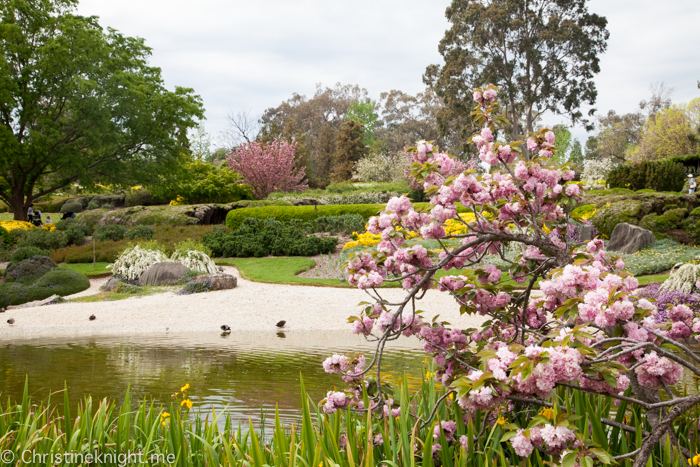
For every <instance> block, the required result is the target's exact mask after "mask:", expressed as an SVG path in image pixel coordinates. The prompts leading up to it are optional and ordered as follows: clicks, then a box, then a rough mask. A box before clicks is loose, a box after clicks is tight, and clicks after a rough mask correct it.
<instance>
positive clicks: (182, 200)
mask: <svg viewBox="0 0 700 467" xmlns="http://www.w3.org/2000/svg"><path fill="white" fill-rule="evenodd" d="M181 204H185V198H183V197H182V196H180V195H177V196H176V197H175V199H173V200H170V206H180V205H181Z"/></svg>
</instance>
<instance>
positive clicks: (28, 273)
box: [5, 256, 58, 284]
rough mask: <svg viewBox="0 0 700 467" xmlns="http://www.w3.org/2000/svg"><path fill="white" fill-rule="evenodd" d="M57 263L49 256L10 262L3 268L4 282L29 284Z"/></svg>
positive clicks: (55, 266) (53, 267)
mask: <svg viewBox="0 0 700 467" xmlns="http://www.w3.org/2000/svg"><path fill="white" fill-rule="evenodd" d="M57 267H58V265H57V264H56V263H55V262H54V260H52V259H51V258H49V257H46V256H36V257H34V258H31V259H25V260H24V261H20V262H18V263H10V265H9V266H8V267H7V269H5V282H17V283H20V284H31V283H32V282H34V281H36V280H37V279H39V278H40V277H41V276H43V275H44V274H46V273H47V272H49V271H51V270H52V269H56V268H57Z"/></svg>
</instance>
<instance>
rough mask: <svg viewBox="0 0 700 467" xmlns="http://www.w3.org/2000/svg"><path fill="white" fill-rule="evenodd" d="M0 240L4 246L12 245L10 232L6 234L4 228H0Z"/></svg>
mask: <svg viewBox="0 0 700 467" xmlns="http://www.w3.org/2000/svg"><path fill="white" fill-rule="evenodd" d="M0 238H2V242H3V243H4V244H6V245H12V243H13V240H12V236H11V235H10V232H8V231H7V229H6V228H4V227H0Z"/></svg>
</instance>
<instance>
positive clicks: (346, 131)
mask: <svg viewBox="0 0 700 467" xmlns="http://www.w3.org/2000/svg"><path fill="white" fill-rule="evenodd" d="M364 135H365V127H364V125H363V124H362V123H360V122H357V121H355V120H348V121H347V122H344V123H343V124H342V125H340V129H339V130H338V135H337V142H336V154H335V167H334V170H333V181H334V182H343V181H346V180H350V178H352V170H353V168H354V166H355V163H356V162H357V161H359V160H360V159H362V158H363V157H365V156H366V155H367V154H368V153H369V148H368V147H367V146H365V143H364Z"/></svg>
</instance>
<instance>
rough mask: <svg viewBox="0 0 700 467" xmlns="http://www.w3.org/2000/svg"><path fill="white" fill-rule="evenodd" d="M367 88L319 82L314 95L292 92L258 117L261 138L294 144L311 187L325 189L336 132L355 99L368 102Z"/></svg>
mask: <svg viewBox="0 0 700 467" xmlns="http://www.w3.org/2000/svg"><path fill="white" fill-rule="evenodd" d="M367 101H368V97H367V90H366V89H362V88H360V87H359V86H350V85H341V84H337V85H336V86H335V87H334V88H323V87H322V86H321V85H319V86H318V87H317V88H316V93H315V94H314V96H313V97H311V98H308V97H306V96H303V95H299V94H294V95H293V96H292V98H291V99H288V100H286V101H285V102H283V103H282V104H280V105H279V106H278V107H275V108H270V109H267V110H266V111H265V113H264V114H263V116H262V117H261V118H260V122H261V124H262V128H261V130H260V139H262V140H263V141H264V142H268V141H272V140H274V139H280V140H286V141H290V142H291V141H294V142H296V143H297V149H296V152H295V154H296V156H297V157H298V160H299V164H300V165H301V166H303V167H305V168H306V176H307V178H308V180H309V185H310V186H311V187H312V188H325V187H326V186H327V185H328V184H329V183H330V182H331V175H332V174H333V173H334V171H335V160H336V133H337V132H338V130H339V129H340V126H341V125H342V124H343V123H344V122H345V116H346V115H347V113H348V110H349V109H350V107H351V106H352V105H353V103H356V102H367Z"/></svg>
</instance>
